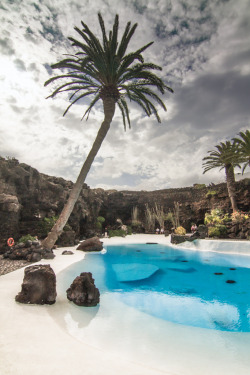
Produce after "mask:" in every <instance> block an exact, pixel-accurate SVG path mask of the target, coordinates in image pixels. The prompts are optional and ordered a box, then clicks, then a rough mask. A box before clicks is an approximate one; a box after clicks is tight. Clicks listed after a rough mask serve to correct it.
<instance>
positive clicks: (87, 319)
mask: <svg viewBox="0 0 250 375" xmlns="http://www.w3.org/2000/svg"><path fill="white" fill-rule="evenodd" d="M99 308H100V304H98V305H97V306H93V307H85V306H77V305H75V304H73V303H72V302H70V301H68V300H67V299H66V298H65V300H64V299H63V300H61V301H60V300H59V301H57V303H56V304H55V305H53V309H50V310H48V312H49V314H50V315H51V316H52V318H53V319H54V320H55V321H56V323H57V324H59V326H61V327H63V328H64V329H65V326H67V321H68V320H72V321H74V322H75V323H76V324H77V326H78V328H84V327H87V326H88V325H89V324H90V323H91V321H92V320H93V319H94V318H95V317H96V315H97V313H98V311H99Z"/></svg>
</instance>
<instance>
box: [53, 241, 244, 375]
mask: <svg viewBox="0 0 250 375" xmlns="http://www.w3.org/2000/svg"><path fill="white" fill-rule="evenodd" d="M106 249H107V252H106V253H105V254H100V253H98V254H97V253H90V254H87V255H86V256H85V259H84V260H83V261H81V262H79V263H77V264H75V265H74V266H73V267H69V268H68V269H66V270H65V271H64V272H62V273H61V274H59V275H58V278H57V280H58V288H59V289H60V288H61V293H64V294H65V290H66V289H67V288H68V287H69V285H70V284H71V282H72V281H73V279H74V278H75V277H76V276H78V275H79V274H80V273H81V272H84V271H88V272H92V273H93V277H94V279H95V284H96V286H97V287H98V288H99V289H100V292H101V299H100V305H98V306H96V307H92V308H82V307H78V306H75V305H73V304H72V303H69V302H67V303H60V300H58V303H57V304H55V305H54V306H53V308H52V309H51V313H52V314H53V311H54V312H55V313H56V314H55V315H56V318H57V321H58V316H60V319H61V322H60V324H61V325H63V326H64V327H66V329H67V331H68V332H69V333H70V334H71V335H73V336H74V337H76V338H77V339H78V340H80V341H82V342H84V343H88V345H93V346H95V347H97V348H99V349H101V350H105V351H109V352H110V353H112V355H117V356H122V357H123V358H127V359H129V360H131V361H136V362H140V363H143V364H144V365H146V366H152V368H156V369H159V370H160V371H163V372H164V371H165V370H166V369H168V371H170V372H171V371H172V372H173V373H174V374H185V375H186V374H192V375H194V374H197V375H200V374H201V373H202V374H204V375H205V374H207V375H211V374H213V375H215V374H216V375H217V374H218V375H221V374H224V373H227V374H235V373H237V374H238V375H245V374H249V368H250V358H249V351H250V333H249V318H250V317H249V302H250V298H249V289H250V288H249V279H250V276H249V274H250V270H249V268H250V257H247V256H236V255H231V254H230V255H225V254H218V253H213V252H209V251H208V252H207V251H192V250H183V249H177V248H173V247H167V246H165V245H150V244H147V245H146V244H135V245H133V244H130V245H125V246H124V245H122V246H120V245H117V246H113V245H112V246H110V245H107V246H106ZM230 268H231V269H230ZM136 269H137V272H136V271H135V270H136ZM138 270H139V272H138ZM215 273H216V274H215ZM227 280H232V281H235V283H227V282H226V281H227ZM63 291H64V292H63ZM59 295H60V290H59ZM201 369H202V370H201ZM146 373H147V372H145V374H146Z"/></svg>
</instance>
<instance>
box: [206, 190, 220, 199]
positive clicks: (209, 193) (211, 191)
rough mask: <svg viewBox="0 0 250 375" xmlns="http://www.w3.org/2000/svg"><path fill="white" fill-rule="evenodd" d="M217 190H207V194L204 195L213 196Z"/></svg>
mask: <svg viewBox="0 0 250 375" xmlns="http://www.w3.org/2000/svg"><path fill="white" fill-rule="evenodd" d="M217 194H218V193H217V191H215V190H208V192H207V194H206V197H207V198H210V197H213V196H214V195H217Z"/></svg>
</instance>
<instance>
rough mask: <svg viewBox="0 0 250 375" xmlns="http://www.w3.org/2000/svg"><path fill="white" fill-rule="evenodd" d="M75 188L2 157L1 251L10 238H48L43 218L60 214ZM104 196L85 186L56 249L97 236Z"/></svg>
mask: <svg viewBox="0 0 250 375" xmlns="http://www.w3.org/2000/svg"><path fill="white" fill-rule="evenodd" d="M72 186H73V183H72V182H71V181H66V180H64V179H63V178H57V177H51V176H47V175H45V174H42V173H39V172H38V171H37V170H36V169H34V168H32V167H30V166H29V165H27V164H24V163H19V162H18V160H16V159H10V160H5V159H4V158H1V157H0V228H1V230H0V249H3V250H4V251H5V250H6V249H7V246H6V241H7V239H8V238H9V237H13V238H14V239H15V241H16V242H17V240H18V239H19V238H20V237H22V236H23V235H27V234H30V235H32V236H38V238H39V239H43V238H45V237H46V235H47V232H48V231H47V228H46V225H45V224H46V223H44V218H48V219H50V218H53V217H56V216H58V215H59V214H60V212H61V210H62V208H63V206H64V204H65V201H66V199H67V198H68V196H69V192H70V190H71V189H72ZM102 192H104V190H102V189H96V190H94V191H93V190H91V189H89V187H88V186H87V185H86V184H84V186H83V189H82V192H81V194H80V197H79V199H78V201H77V203H76V205H75V208H74V210H73V212H72V214H71V216H70V219H69V226H67V228H66V229H67V230H66V231H64V232H63V233H62V235H61V236H60V237H59V240H58V241H57V245H60V246H66V245H67V246H70V245H75V244H76V243H78V242H79V239H80V238H83V237H89V236H91V235H92V236H93V235H94V234H95V222H96V217H97V216H98V214H99V211H100V207H101V205H102V202H103V198H102Z"/></svg>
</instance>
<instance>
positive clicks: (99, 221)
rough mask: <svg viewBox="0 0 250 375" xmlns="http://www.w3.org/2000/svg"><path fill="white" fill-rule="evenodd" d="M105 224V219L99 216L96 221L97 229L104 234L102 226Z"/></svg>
mask: <svg viewBox="0 0 250 375" xmlns="http://www.w3.org/2000/svg"><path fill="white" fill-rule="evenodd" d="M104 222H105V218H104V217H102V216H98V218H97V219H96V228H97V229H99V230H100V231H101V232H102V224H103V223H104Z"/></svg>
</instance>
